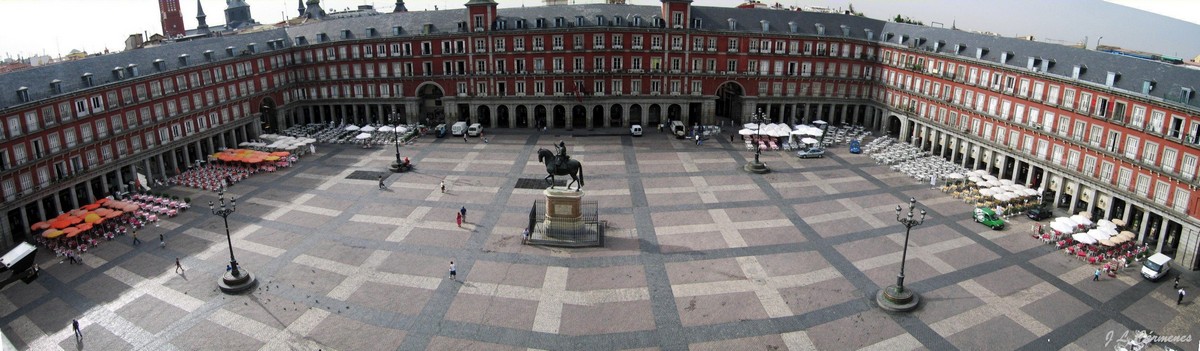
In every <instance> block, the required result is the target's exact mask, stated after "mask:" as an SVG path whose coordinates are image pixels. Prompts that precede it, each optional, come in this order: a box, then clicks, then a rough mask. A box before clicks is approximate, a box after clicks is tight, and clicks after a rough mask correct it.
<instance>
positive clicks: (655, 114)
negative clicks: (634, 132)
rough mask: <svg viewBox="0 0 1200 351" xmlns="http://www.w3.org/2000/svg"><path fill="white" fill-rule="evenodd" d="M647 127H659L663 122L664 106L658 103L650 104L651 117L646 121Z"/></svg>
mask: <svg viewBox="0 0 1200 351" xmlns="http://www.w3.org/2000/svg"><path fill="white" fill-rule="evenodd" d="M646 124H647V127H650V128H658V125H660V124H662V107H661V106H659V105H658V104H653V105H650V117H649V120H647V121H646Z"/></svg>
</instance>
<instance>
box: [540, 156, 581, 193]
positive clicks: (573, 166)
mask: <svg viewBox="0 0 1200 351" xmlns="http://www.w3.org/2000/svg"><path fill="white" fill-rule="evenodd" d="M538 161H539V162H541V163H544V164H546V173H548V174H549V175H547V176H546V183H548V184H550V189H554V176H556V175H560V176H562V175H569V176H571V183H568V184H567V190H570V189H571V184H575V183H576V182H578V183H579V186H577V187H575V191H579V189H581V188H583V165H582V164H580V163H579V160H575V159H569V160H567V162H565V163H563V164H562V165H561V166H559V162H558V156H557V155H555V154H554V152H552V151H550V150H546V149H538Z"/></svg>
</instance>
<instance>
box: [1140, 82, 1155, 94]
mask: <svg viewBox="0 0 1200 351" xmlns="http://www.w3.org/2000/svg"><path fill="white" fill-rule="evenodd" d="M1157 84H1158V83H1156V82H1155V81H1152V80H1144V81H1142V94H1146V95H1150V91H1151V90H1154V86H1155V85H1157Z"/></svg>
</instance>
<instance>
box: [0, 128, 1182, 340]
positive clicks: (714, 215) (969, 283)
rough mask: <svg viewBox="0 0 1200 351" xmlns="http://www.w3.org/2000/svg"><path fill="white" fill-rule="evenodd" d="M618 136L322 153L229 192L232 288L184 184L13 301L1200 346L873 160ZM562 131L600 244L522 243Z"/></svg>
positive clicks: (1026, 241)
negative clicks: (882, 295) (881, 304)
mask: <svg viewBox="0 0 1200 351" xmlns="http://www.w3.org/2000/svg"><path fill="white" fill-rule="evenodd" d="M620 132H621V131H618V130H607V131H578V132H556V131H550V132H548V133H546V134H540V133H534V134H529V133H518V132H514V131H501V132H499V133H489V134H488V136H489V138H490V139H491V140H490V143H486V144H485V143H483V142H481V141H480V140H479V139H477V138H472V139H471V140H470V142H469V143H464V142H463V141H462V139H456V138H447V139H433V138H430V137H426V138H421V139H418V140H417V142H416V143H415V145H410V146H404V147H403V148H402V149H401V153H402V154H403V155H404V156H408V157H410V158H411V159H412V161H413V163H414V164H415V165H416V171H415V172H411V173H403V174H389V176H388V177H387V178H386V180H385V181H386V183H387V184H388V185H389V188H388V189H387V190H379V189H378V187H377V184H376V183H377V182H376V180H375V177H374V176H370V177H366V179H365V180H358V179H352V178H354V177H349V176H350V175H351V174H352V173H354V172H356V171H371V172H383V171H385V169H386V166H387V164H388V163H389V162H390V161H391V160H393V159H394V158H395V156H394V150H393V149H392V147H391V146H387V147H383V148H374V149H362V148H357V147H351V146H331V145H320V146H318V147H317V151H318V153H317V154H316V155H308V156H305V157H304V158H303V159H302V160H301V162H300V163H299V164H298V165H297V166H296V167H293V168H290V169H284V170H282V171H280V172H276V173H272V174H264V175H256V176H254V177H252V178H250V179H249V180H247V181H244V182H242V183H239V184H237V185H235V186H233V187H231V188H230V189H229V195H233V196H236V197H237V198H238V207H237V212H236V213H235V214H234V215H232V216H230V217H229V226H230V230H231V232H232V240H233V245H234V247H235V248H234V250H235V253H236V255H237V258H238V261H239V262H240V263H241V264H242V266H243V267H245V268H246V269H248V270H250V271H252V272H254V273H255V274H256V275H257V276H258V279H259V282H260V283H259V287H258V288H257V289H256V290H254V291H253V293H250V294H248V295H236V296H231V295H225V294H222V293H221V292H219V291H218V290H217V287H216V284H215V282H216V279H217V277H218V276H220V275H221V274H222V273H224V271H225V265H226V264H227V263H228V259H229V257H228V255H229V252H228V248H227V246H226V239H225V235H224V234H225V233H224V226H223V224H222V220H221V218H220V217H217V216H214V215H212V214H211V213H210V212H209V211H208V209H207V208H205V206H204V205H203V204H207V203H208V202H209V201H210V200H213V199H215V197H216V196H215V194H214V193H211V192H201V191H197V190H194V189H190V188H182V187H174V188H170V189H169V190H167V191H168V192H170V193H173V194H176V195H179V196H180V197H183V196H190V197H191V198H192V199H193V205H194V207H193V209H191V210H189V211H187V212H185V213H184V214H182V215H180V216H177V217H175V218H170V219H166V220H164V221H163V222H161V224H160V226H158V227H150V228H146V229H144V230H142V231H141V232H140V233H139V235H141V238H143V239H147V240H146V241H147V242H148V245H140V246H132V245H130V238H129V237H118V238H117V240H114V241H112V242H105V243H103V244H101V245H100V246H99V247H98V248H95V249H93V250H91V251H89V252H88V253H87V254H85V255H84V265H83V266H79V265H69V264H66V263H63V262H60V259H59V258H53V257H46V254H45V252H44V251H43V252H42V253H41V256H42V257H41V258H40V262H41V266H42V268H43V270H42V274H41V277H40V278H39V279H38V280H37V281H35V282H34V283H32V284H29V285H25V284H22V283H19V282H18V283H16V284H13V285H10V286H8V287H6V288H5V289H4V290H3V291H0V328H2V331H3V333H4V335H5V336H6V337H7V338H8V339H9V340H10V341H11V342H12V344H13V345H14V346H16V347H17V348H18V349H33V350H60V349H61V350H77V349H87V350H257V349H268V350H295V349H299V350H317V349H322V350H424V349H428V350H517V349H545V350H591V349H597V350H607V349H642V350H763V349H766V350H784V349H787V350H811V349H818V350H846V349H859V348H865V349H877V350H910V349H930V350H949V349H963V350H1010V349H1029V350H1051V349H1075V350H1100V349H1111V348H1112V347H1113V346H1115V345H1116V340H1117V339H1120V338H1121V336H1122V334H1124V333H1126V332H1127V331H1129V330H1141V329H1149V330H1153V331H1155V332H1157V333H1158V334H1160V335H1173V336H1188V337H1189V338H1191V341H1190V342H1186V343H1185V342H1180V343H1175V344H1156V346H1171V347H1174V348H1175V349H1183V350H1196V349H1197V344H1198V343H1200V321H1198V319H1197V316H1198V315H1200V313H1198V312H1197V310H1198V308H1197V305H1196V303H1195V302H1193V300H1192V297H1191V296H1189V297H1188V298H1187V299H1185V300H1184V304H1183V305H1181V306H1176V304H1175V292H1174V291H1173V290H1172V289H1171V283H1170V281H1169V280H1167V281H1163V282H1157V283H1156V282H1147V281H1145V280H1143V279H1141V278H1140V277H1139V276H1137V275H1136V273H1135V271H1134V270H1133V269H1130V270H1129V271H1128V272H1125V273H1122V274H1121V275H1120V276H1119V277H1118V278H1116V279H1108V278H1107V277H1106V279H1104V280H1102V281H1100V282H1093V281H1091V277H1092V271H1093V270H1094V267H1093V266H1088V265H1086V264H1084V263H1082V262H1081V261H1079V260H1077V259H1073V258H1069V257H1067V256H1065V255H1064V254H1063V253H1061V252H1058V251H1055V250H1054V249H1053V248H1052V247H1050V246H1047V245H1043V244H1041V242H1040V241H1036V240H1034V239H1032V238H1030V237H1029V235H1028V234H1027V233H1028V229H1027V228H1029V226H1030V222H1029V221H1028V220H1027V219H1014V220H1012V222H1011V224H1010V226H1009V229H1006V230H1004V231H991V230H989V229H987V228H985V227H983V226H981V225H978V224H976V223H974V222H972V221H971V219H970V217H969V215H968V213H969V210H970V208H969V207H968V205H966V204H964V203H963V202H961V201H959V200H956V199H954V198H952V197H950V196H949V195H947V194H943V193H941V192H938V191H935V190H931V189H929V185H928V183H927V182H920V181H917V180H914V179H911V178H909V177H906V176H904V175H903V174H900V173H896V172H893V171H891V170H889V169H888V168H887V167H886V166H879V165H876V164H875V163H874V162H872V160H871V158H870V157H869V156H866V155H852V154H849V153H847V152H846V151H845V149H844V148H838V149H837V150H831V151H832V152H831V153H830V154H829V156H828V157H826V158H823V159H805V160H801V159H796V158H795V157H791V156H788V155H787V154H786V153H782V152H766V153H764V154H763V155H762V159H763V161H764V162H766V163H767V164H768V165H769V166H771V168H772V169H773V170H774V172H772V173H770V174H767V175H751V174H747V173H745V172H743V171H742V170H741V165H742V164H743V163H744V162H745V161H746V159H747V158H752V157H753V155H752V154H751V153H749V152H747V151H745V150H744V148H741V147H737V146H740V141H737V142H736V143H734V144H730V143H729V142H728V139H724V140H710V141H708V142H706V143H705V144H704V145H703V146H696V145H695V143H694V142H688V141H685V140H676V139H674V138H669V137H667V136H665V135H664V134H659V133H655V132H648V133H647V135H646V136H644V137H640V138H634V137H630V136H627V135H621V133H620ZM604 133H608V134H604ZM717 139H721V138H717ZM559 140H565V141H566V143H567V145H568V146H569V148H570V149H569V150H570V154H571V155H572V157H574V158H576V159H579V160H580V161H581V162H582V163H583V165H584V172H585V181H586V186H585V187H584V189H585V190H586V192H587V193H586V194H587V195H586V199H588V200H594V201H597V202H598V204H599V207H600V216H601V219H603V220H606V221H607V222H608V225H609V227H608V237H607V238H606V240H605V244H606V245H605V247H603V248H588V249H557V248H547V247H536V246H527V245H522V244H521V238H520V236H521V228H523V226H524V224H525V223H526V221H527V219H528V213H529V209H530V207H531V205H533V203H534V202H535V201H538V200H539V199H543V198H544V197H543V195H542V193H541V191H540V190H530V189H516V188H514V184H515V183H516V180H517V178H541V177H544V176H545V169H544V167H543V166H542V164H540V163H538V161H537V156H536V151H537V149H538V148H539V147H542V148H547V149H553V147H552V145H553V144H556V143H557V142H558V141H559ZM442 180H445V182H446V184H447V192H446V193H444V194H443V193H442V192H441V191H439V190H438V183H439V182H440V181H442ZM909 197H915V198H917V199H918V201H919V205H918V208H923V209H926V210H927V211H928V213H929V215H928V218H927V219H926V221H925V223H924V224H923V225H921V226H918V227H916V228H914V229H913V231H912V236H911V243H910V247H909V250H908V263H907V270H906V285H907V286H908V287H909V288H912V289H915V290H917V291H919V292H921V293H922V296H923V297H924V299H923V301H922V304H921V307H920V308H919V309H918V310H917V311H914V312H912V313H907V314H889V313H885V312H883V311H882V310H880V309H879V308H878V306H876V305H875V301H874V295H875V292H876V291H877V290H878V289H879V287H880V286H886V285H889V284H893V283H894V282H895V276H896V273H897V271H898V269H899V262H900V256H901V249H902V247H903V242H904V232H903V227H902V226H901V225H899V224H898V223H896V221H895V212H894V209H895V207H896V205H898V204H902V203H905V202H906V201H907V199H908V198H909ZM461 206H466V208H467V210H468V216H467V221H466V223H465V224H463V227H462V228H459V227H457V226H456V225H455V211H456V210H458V209H459V208H460V207H461ZM159 233H165V235H166V241H167V245H166V248H165V249H164V248H159V247H158V245H156V244H157V243H155V242H154V240H153V239H154V238H156V237H157V236H158V234H159ZM176 257H178V258H180V260H181V261H182V263H183V266H184V267H185V268H186V269H187V271H186V273H185V274H175V273H174V265H173V262H174V259H175V258H176ZM450 261H454V262H455V264H456V265H457V267H458V281H452V280H449V279H447V269H448V266H449V263H450ZM1196 277H1197V276H1196V274H1195V272H1186V274H1185V279H1184V285H1185V286H1186V287H1187V288H1188V289H1189V292H1190V293H1191V294H1192V296H1195V295H1197V294H1200V289H1197V286H1196V284H1197V279H1196ZM72 319H78V320H79V321H80V323H81V327H82V329H83V334H84V338H83V341H82V342H77V341H76V339H75V338H74V336H73V334H72V331H71V328H70V324H71V320H72Z"/></svg>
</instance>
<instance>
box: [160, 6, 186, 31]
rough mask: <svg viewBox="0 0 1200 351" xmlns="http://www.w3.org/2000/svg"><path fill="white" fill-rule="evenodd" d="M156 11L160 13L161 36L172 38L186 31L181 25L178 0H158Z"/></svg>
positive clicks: (181, 17)
mask: <svg viewBox="0 0 1200 351" xmlns="http://www.w3.org/2000/svg"><path fill="white" fill-rule="evenodd" d="M158 12H159V13H160V14H161V15H160V18H161V21H162V33H163V36H165V37H167V38H174V37H178V36H182V35H184V34H185V32H187V28H184V26H183V13H182V12H180V10H179V0H158Z"/></svg>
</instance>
